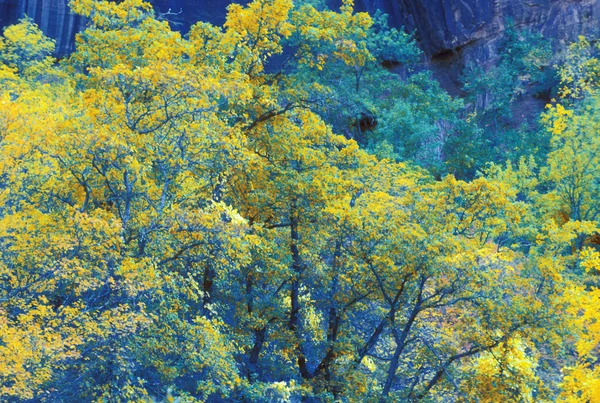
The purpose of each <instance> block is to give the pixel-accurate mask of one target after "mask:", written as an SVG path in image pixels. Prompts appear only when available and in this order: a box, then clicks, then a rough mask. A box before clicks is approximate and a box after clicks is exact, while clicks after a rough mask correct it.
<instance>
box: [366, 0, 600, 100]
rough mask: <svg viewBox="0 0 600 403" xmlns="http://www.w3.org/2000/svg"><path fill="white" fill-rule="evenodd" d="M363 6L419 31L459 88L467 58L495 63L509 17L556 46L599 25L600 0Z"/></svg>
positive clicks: (442, 76) (434, 60) (434, 61)
mask: <svg viewBox="0 0 600 403" xmlns="http://www.w3.org/2000/svg"><path fill="white" fill-rule="evenodd" d="M356 4H357V7H358V8H359V9H360V10H361V11H368V12H369V13H374V12H375V11H376V10H378V9H379V10H382V11H384V12H385V13H387V14H388V15H389V16H390V23H391V24H390V25H392V26H396V27H404V28H405V29H406V31H408V32H413V31H414V32H415V35H416V38H417V40H418V42H419V43H420V45H421V48H422V49H423V51H424V52H425V56H426V59H427V60H426V62H427V64H428V65H429V67H430V68H431V69H432V70H433V71H434V73H435V75H436V77H437V78H438V80H440V82H441V83H442V85H443V86H444V87H445V88H446V89H447V90H449V91H450V92H451V93H454V94H457V93H458V92H459V90H458V87H459V84H458V76H459V75H460V73H461V72H462V69H463V67H464V66H465V64H466V63H468V62H475V63H478V64H488V63H493V62H494V59H495V57H496V55H497V52H496V51H497V48H498V43H499V41H500V40H501V39H502V37H503V33H504V29H505V26H506V23H507V21H509V20H512V21H513V22H514V25H515V27H517V28H519V29H527V30H531V31H534V32H541V33H542V34H543V35H544V37H546V38H549V39H551V40H553V42H554V45H555V46H557V47H561V46H564V45H565V44H566V43H568V42H571V41H573V40H575V39H576V38H577V36H578V35H596V34H598V33H600V32H599V29H600V0H356Z"/></svg>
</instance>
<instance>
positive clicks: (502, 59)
mask: <svg viewBox="0 0 600 403" xmlns="http://www.w3.org/2000/svg"><path fill="white" fill-rule="evenodd" d="M503 41H504V42H503V44H502V45H501V46H500V47H499V49H498V52H499V60H498V62H497V63H496V64H495V65H494V66H491V67H489V68H486V67H485V66H481V65H479V64H475V63H471V64H469V65H468V66H467V68H466V69H465V72H464V73H463V77H462V81H463V90H464V91H465V92H466V93H467V97H466V100H467V102H469V104H470V109H471V111H472V117H471V119H473V120H474V121H475V122H476V123H477V125H478V126H479V127H480V128H481V134H480V136H481V138H480V140H479V145H480V148H479V153H478V154H475V155H474V158H475V159H476V160H477V163H476V165H477V166H479V167H482V166H483V165H484V163H485V162H489V161H494V162H497V163H498V162H502V161H504V160H505V159H507V158H508V159H510V160H513V161H517V160H518V159H519V158H520V157H522V156H529V155H536V156H538V157H541V158H543V156H544V155H545V153H546V152H547V147H548V146H547V144H548V137H547V136H546V135H545V131H544V130H543V129H541V128H540V127H539V125H538V124H537V116H536V115H535V114H534V115H533V116H531V115H526V114H523V113H522V112H516V111H514V110H513V109H514V106H515V105H519V102H522V101H523V98H524V97H526V96H528V97H529V96H533V97H534V98H535V97H540V98H541V102H544V97H546V98H548V99H549V98H550V93H551V91H552V88H554V87H555V86H556V84H557V83H556V79H555V78H554V77H555V72H554V71H553V69H552V68H551V64H552V48H551V45H550V41H548V40H546V39H545V38H543V37H542V36H541V34H537V33H530V32H527V31H518V30H517V29H516V28H515V27H514V26H513V25H512V24H509V25H508V27H507V29H506V31H505V38H504V39H503ZM530 103H533V104H535V101H533V100H531V101H530ZM527 108H534V110H535V108H536V107H535V106H527ZM538 108H539V106H538ZM519 114H521V115H522V116H519Z"/></svg>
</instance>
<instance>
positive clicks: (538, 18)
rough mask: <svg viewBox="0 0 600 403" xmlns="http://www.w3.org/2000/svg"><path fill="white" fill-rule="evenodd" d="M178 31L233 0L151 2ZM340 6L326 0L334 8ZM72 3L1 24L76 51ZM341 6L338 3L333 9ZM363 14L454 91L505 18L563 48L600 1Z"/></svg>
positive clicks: (466, 1)
mask: <svg viewBox="0 0 600 403" xmlns="http://www.w3.org/2000/svg"><path fill="white" fill-rule="evenodd" d="M150 1H151V3H152V4H153V5H154V7H155V9H156V11H157V12H158V13H162V14H165V17H166V18H167V19H168V20H169V21H170V22H171V23H172V25H173V27H174V28H176V29H179V30H181V31H183V32H186V31H187V30H188V28H189V26H190V25H191V24H193V23H194V22H196V21H198V20H203V21H208V22H211V23H215V24H221V23H223V21H224V20H225V12H226V7H227V5H228V4H229V3H230V1H228V0H150ZM339 2H340V0H329V4H330V6H332V7H335V6H336V5H338V4H339ZM67 3H68V0H0V26H6V25H10V24H12V23H14V22H15V21H16V20H17V19H18V18H20V17H22V16H23V15H28V16H29V17H31V18H33V19H34V20H35V22H36V23H37V24H38V25H39V26H40V27H41V28H42V30H43V31H44V32H45V33H46V35H48V36H50V37H52V38H54V39H55V40H56V48H57V53H58V56H61V55H64V54H67V53H69V52H71V51H72V50H73V46H74V38H75V34H76V33H77V32H78V31H79V30H81V29H83V28H84V27H85V21H84V20H83V19H82V18H80V17H77V16H74V15H72V14H71V13H70V12H69V7H68V5H67ZM336 3H338V4H336ZM356 7H357V9H358V10H359V11H368V12H369V13H374V12H375V11H376V10H382V11H384V12H385V13H387V14H388V15H389V18H390V25H392V26H395V27H404V28H405V29H406V30H407V31H409V32H415V35H416V38H417V39H418V41H419V43H420V46H421V48H422V50H423V51H424V54H425V58H426V60H425V63H426V64H427V65H428V67H430V68H431V69H432V70H433V71H434V72H435V75H436V77H437V78H438V80H440V82H441V83H442V85H443V86H444V87H445V88H446V90H448V91H449V92H450V93H453V94H457V93H458V92H459V90H458V88H459V86H458V81H457V78H458V76H459V74H460V72H461V71H462V68H463V66H464V65H465V63H467V62H469V61H475V62H477V63H482V64H488V63H493V62H494V58H495V56H496V48H497V43H498V41H499V40H500V39H501V38H502V35H503V31H504V27H505V25H506V22H507V21H508V20H512V21H514V24H515V26H516V27H517V28H520V29H523V28H525V29H529V30H534V31H538V32H541V33H542V34H543V35H544V36H545V37H547V38H551V39H553V40H554V45H555V46H557V47H561V46H562V45H564V44H565V43H567V42H569V41H572V40H573V39H575V38H576V37H577V36H578V35H595V34H596V31H597V30H598V27H599V26H600V24H599V23H600V0H356Z"/></svg>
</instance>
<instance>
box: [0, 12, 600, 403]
mask: <svg viewBox="0 0 600 403" xmlns="http://www.w3.org/2000/svg"><path fill="white" fill-rule="evenodd" d="M72 9H73V10H74V12H76V13H79V14H81V15H84V16H86V17H88V19H89V27H88V28H87V29H86V30H85V31H84V32H82V33H81V34H79V35H78V37H77V50H76V51H75V52H74V53H73V54H72V55H70V56H69V57H68V58H67V59H65V60H63V61H61V63H55V61H54V60H53V59H52V58H51V57H50V55H51V52H52V49H53V43H52V41H51V40H49V39H47V38H45V37H44V36H43V35H42V34H41V32H40V31H39V29H38V28H37V27H36V26H35V25H34V24H33V23H32V22H31V21H30V20H27V19H26V20H22V21H21V22H20V23H19V24H17V25H14V26H12V27H9V28H7V29H6V30H5V31H4V36H3V37H2V38H0V103H1V108H0V245H1V247H0V278H1V279H2V281H0V400H2V401H7V402H12V401H35V402H87V401H89V402H146V401H168V402H173V401H181V402H196V401H207V402H263V401H264V402H270V401H307V402H417V401H421V402H437V401H440V402H441V401H444V402H445V401H447V402H453V401H456V402H504V401H518V402H553V401H563V402H582V403H583V402H599V401H600V395H599V393H600V373H599V367H597V366H595V364H596V361H597V356H598V343H599V342H600V329H599V328H598V326H599V325H598V324H599V323H600V322H599V320H600V304H599V302H600V293H599V291H598V289H597V288H596V287H597V285H598V280H597V277H596V276H597V274H598V270H600V253H599V252H598V251H597V250H596V249H594V247H595V246H594V244H592V243H590V242H589V240H590V237H592V236H594V235H595V234H597V231H598V220H599V219H600V218H599V217H598V213H599V212H600V208H599V207H598V203H597V200H596V199H597V194H598V186H599V178H600V176H599V174H600V172H599V170H600V160H599V158H600V149H599V148H600V140H599V137H598V133H599V132H598V130H597V129H598V126H599V125H600V120H599V118H598V117H599V116H600V110H599V108H600V106H599V105H600V103H599V101H598V98H597V97H595V95H594V93H595V92H594V91H595V89H594V88H595V87H594V83H593V82H592V83H591V84H589V85H588V87H586V91H588V92H587V94H588V95H586V101H585V102H587V104H586V106H585V107H582V108H581V109H577V107H576V106H574V105H573V104H572V103H569V102H567V101H565V102H563V103H564V105H563V104H561V103H556V104H555V105H554V106H552V107H550V108H549V109H548V110H547V113H546V114H545V117H544V119H545V125H546V126H547V128H548V130H549V131H550V132H551V135H552V136H553V137H552V138H553V144H552V147H553V150H552V152H551V153H550V154H549V155H548V157H547V161H542V162H538V163H536V162H535V161H533V160H528V159H525V158H524V159H522V160H521V161H520V162H516V163H513V164H508V165H506V166H502V167H501V166H497V165H494V166H491V167H490V168H489V169H488V170H487V171H486V173H485V174H482V175H480V176H479V177H478V178H476V179H473V180H471V181H461V180H457V179H456V178H455V177H454V176H452V175H446V176H444V177H443V178H442V179H440V180H434V179H433V177H432V176H431V175H430V174H429V173H428V172H426V171H425V170H423V169H421V168H417V167H416V166H414V165H413V164H411V163H410V162H397V161H393V160H390V159H386V158H382V157H381V156H374V155H373V154H371V153H368V152H366V151H365V150H363V149H362V148H361V147H360V146H359V145H358V144H357V143H356V142H355V141H354V140H353V139H349V138H348V136H342V135H339V134H336V133H334V132H333V131H332V128H331V125H330V124H329V122H327V121H326V120H325V117H326V116H327V113H325V112H324V110H325V109H326V108H327V104H328V102H329V101H328V99H330V97H331V96H332V90H331V88H330V87H328V86H327V85H326V84H323V82H321V81H319V80H316V79H315V80H312V79H307V77H311V75H313V76H314V77H317V76H319V75H320V74H324V73H323V72H324V71H326V70H327V68H328V66H337V67H336V68H339V69H347V70H348V71H353V72H357V71H359V70H360V69H362V68H363V67H365V66H367V65H368V63H370V61H372V60H373V59H374V57H375V56H374V55H373V54H372V52H371V50H370V49H369V46H368V43H369V38H370V35H372V33H373V32H372V30H371V27H372V24H373V20H372V19H371V17H370V16H369V15H367V14H365V13H355V12H354V11H353V5H352V3H351V1H344V4H343V5H342V7H341V8H340V9H339V11H335V12H334V11H330V10H326V9H317V8H315V7H313V6H311V5H307V4H304V5H300V4H293V3H292V1H291V0H254V1H253V2H251V3H250V4H248V5H247V6H240V5H235V4H234V5H231V6H230V7H229V12H228V16H227V21H226V23H225V24H224V26H223V27H217V26H212V25H210V24H207V23H201V22H200V23H198V24H196V25H194V26H193V27H192V28H191V30H190V32H189V34H188V35H186V36H182V35H181V34H180V33H179V32H177V31H173V30H172V29H171V28H170V27H169V25H168V23H167V22H166V21H161V20H158V19H156V18H155V16H154V14H153V12H152V9H151V7H150V5H149V4H148V3H144V2H143V1H141V0H123V1H121V2H118V3H115V2H108V1H96V0H73V1H72ZM282 53H284V54H285V55H286V58H287V59H286V61H285V63H283V64H282V65H276V66H275V62H273V60H274V59H273V57H274V56H277V55H280V54H282ZM590 57H591V56H590ZM278 60H279V59H278ZM274 66H275V67H274ZM564 74H565V77H567V76H569V73H568V70H565V73H564ZM564 82H565V85H567V86H568V85H569V82H568V79H566V78H565V80H564ZM585 82H586V83H589V82H591V80H586V81H585ZM357 85H358V84H357ZM565 88H566V87H565ZM581 91H582V90H581V89H578V90H577V91H576V92H567V91H565V94H567V95H565V100H566V99H568V95H570V94H576V95H579V94H580V93H581ZM582 102H583V101H582ZM596 246H597V245H596ZM177 399H178V400H177Z"/></svg>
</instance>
